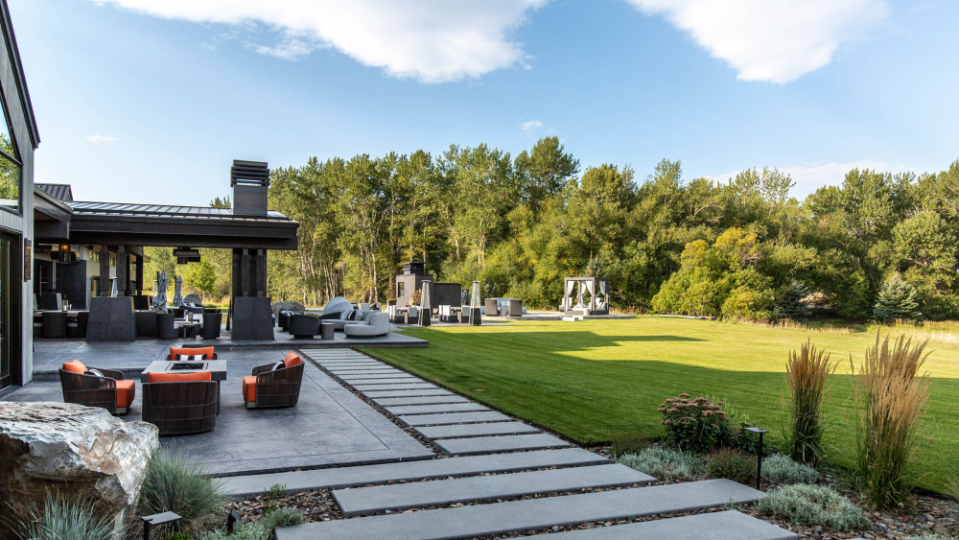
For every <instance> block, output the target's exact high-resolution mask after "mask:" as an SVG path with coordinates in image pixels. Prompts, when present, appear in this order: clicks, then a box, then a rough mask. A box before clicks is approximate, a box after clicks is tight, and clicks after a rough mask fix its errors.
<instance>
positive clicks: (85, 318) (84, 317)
mask: <svg viewBox="0 0 959 540" xmlns="http://www.w3.org/2000/svg"><path fill="white" fill-rule="evenodd" d="M77 323H78V324H79V329H80V336H79V337H82V338H85V337H87V326H89V325H90V312H89V311H81V312H80V313H79V314H78V315H77Z"/></svg>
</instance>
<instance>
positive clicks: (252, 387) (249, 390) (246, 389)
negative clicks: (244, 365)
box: [243, 375, 256, 403]
mask: <svg viewBox="0 0 959 540" xmlns="http://www.w3.org/2000/svg"><path fill="white" fill-rule="evenodd" d="M243 401H246V402H249V403H252V402H254V401H256V375H249V376H247V377H243Z"/></svg>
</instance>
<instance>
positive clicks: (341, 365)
mask: <svg viewBox="0 0 959 540" xmlns="http://www.w3.org/2000/svg"><path fill="white" fill-rule="evenodd" d="M320 365H321V366H323V367H325V368H327V369H334V368H343V369H356V368H364V367H381V368H382V367H389V366H387V365H386V364H384V363H382V362H328V363H326V364H324V363H320Z"/></svg>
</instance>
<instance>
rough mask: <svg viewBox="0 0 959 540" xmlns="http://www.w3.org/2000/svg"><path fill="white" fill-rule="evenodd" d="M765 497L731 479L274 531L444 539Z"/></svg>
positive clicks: (290, 535) (301, 538) (296, 536)
mask: <svg viewBox="0 0 959 540" xmlns="http://www.w3.org/2000/svg"><path fill="white" fill-rule="evenodd" d="M762 496H763V494H762V492H760V491H756V490H755V489H752V488H748V487H746V486H743V485H741V484H737V483H735V482H732V481H730V480H704V481H701V482H686V483H682V484H670V485H667V486H653V487H644V488H636V489H618V490H613V491H603V492H598V493H585V494H582V495H569V496H563V497H548V498H543V499H529V500H524V501H511V502H504V503H495V504H482V505H476V506H463V507H460V508H440V509H437V510H421V511H419V512H406V513H400V514H390V515H383V516H370V517H362V518H354V519H343V520H336V521H327V522H323V523H309V524H306V525H299V526H296V527H288V528H284V529H276V536H277V540H308V539H309V540H312V539H316V538H323V539H324V540H352V539H354V538H390V539H391V540H441V539H453V538H470V537H473V536H485V535H495V534H502V533H506V532H511V531H525V530H530V529H542V528H546V527H553V526H557V525H560V526H562V525H573V524H577V523H583V522H587V521H605V520H612V519H623V518H630V517H637V516H651V515H656V514H668V513H678V512H685V511H690V510H697V509H701V508H715V507H719V506H722V505H724V504H727V503H730V502H732V503H733V504H746V503H752V502H755V501H757V500H759V499H760V498H762Z"/></svg>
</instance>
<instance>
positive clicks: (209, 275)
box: [186, 259, 216, 302]
mask: <svg viewBox="0 0 959 540" xmlns="http://www.w3.org/2000/svg"><path fill="white" fill-rule="evenodd" d="M186 282H187V284H188V285H190V286H191V287H193V288H194V289H196V290H198V291H200V292H201V293H202V295H203V301H204V302H206V295H207V294H209V293H212V292H213V291H214V287H215V286H216V269H214V268H213V265H212V264H210V262H209V261H207V260H206V259H200V262H195V263H190V271H189V272H188V273H187V275H186Z"/></svg>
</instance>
